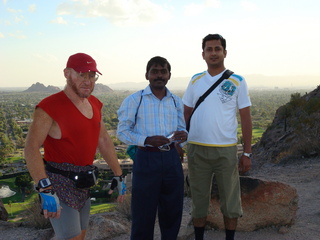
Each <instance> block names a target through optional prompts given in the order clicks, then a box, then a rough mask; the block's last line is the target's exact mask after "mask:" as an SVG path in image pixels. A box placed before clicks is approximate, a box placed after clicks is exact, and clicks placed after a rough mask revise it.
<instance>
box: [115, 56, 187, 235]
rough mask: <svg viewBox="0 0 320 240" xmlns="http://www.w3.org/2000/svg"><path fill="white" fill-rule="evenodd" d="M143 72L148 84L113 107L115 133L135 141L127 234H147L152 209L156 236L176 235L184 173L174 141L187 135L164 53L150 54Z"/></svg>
mask: <svg viewBox="0 0 320 240" xmlns="http://www.w3.org/2000/svg"><path fill="white" fill-rule="evenodd" d="M145 77H146V79H147V80H148V81H149V85H148V86H147V87H146V88H145V89H144V90H141V91H138V92H136V93H134V94H132V95H130V96H128V97H127V98H126V99H125V100H124V101H123V103H122V105H121V107H120V109H119V110H118V118H119V125H118V131H117V134H118V138H119V139H120V140H121V141H122V142H124V143H126V144H128V145H137V146H138V150H137V153H136V155H135V158H134V165H133V179H132V200H131V209H132V227H131V240H137V239H139V240H150V239H153V235H154V224H155V218H156V214H157V212H158V218H159V225H160V229H161V235H162V239H163V240H171V239H177V236H178V233H179V229H180V224H181V218H182V208H183V196H184V186H183V185H184V177H183V170H182V165H181V161H180V156H179V153H178V151H177V148H176V147H177V144H179V143H182V142H184V141H186V140H187V131H186V126H185V121H184V115H183V103H182V100H181V99H180V98H179V97H178V96H176V95H174V94H172V93H171V92H170V91H169V90H168V89H167V88H166V84H167V83H168V80H169V79H170V77H171V66H170V63H169V62H168V61H167V60H166V59H165V58H163V57H159V56H157V57H153V58H151V59H150V60H149V62H148V64H147V69H146V74H145ZM180 150H181V149H180Z"/></svg>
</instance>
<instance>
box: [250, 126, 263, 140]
mask: <svg viewBox="0 0 320 240" xmlns="http://www.w3.org/2000/svg"><path fill="white" fill-rule="evenodd" d="M264 131H265V129H263V128H253V129H252V136H253V137H256V138H261V137H262V134H263V133H264Z"/></svg>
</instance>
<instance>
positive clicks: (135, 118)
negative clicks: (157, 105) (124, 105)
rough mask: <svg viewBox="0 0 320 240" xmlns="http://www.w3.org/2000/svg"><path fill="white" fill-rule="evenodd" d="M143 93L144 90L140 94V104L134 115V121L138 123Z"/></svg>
mask: <svg viewBox="0 0 320 240" xmlns="http://www.w3.org/2000/svg"><path fill="white" fill-rule="evenodd" d="M142 93H143V90H141V96H140V101H139V105H138V107H137V111H136V114H135V115H134V123H136V121H137V115H138V110H139V107H140V105H141V101H142Z"/></svg>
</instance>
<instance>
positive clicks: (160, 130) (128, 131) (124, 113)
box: [117, 86, 187, 146]
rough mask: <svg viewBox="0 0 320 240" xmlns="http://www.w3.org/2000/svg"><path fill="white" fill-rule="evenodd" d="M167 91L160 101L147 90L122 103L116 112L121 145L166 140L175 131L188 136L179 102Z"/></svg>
mask: <svg viewBox="0 0 320 240" xmlns="http://www.w3.org/2000/svg"><path fill="white" fill-rule="evenodd" d="M166 91H167V95H166V96H165V97H164V98H163V99H162V100H160V99H159V98H157V97H156V96H155V95H154V94H153V93H152V91H151V89H150V86H148V87H146V88H145V89H144V90H141V91H138V92H136V93H134V94H132V95H130V96H128V97H127V98H126V99H125V100H124V101H123V102H122V104H121V106H120V108H119V110H118V119H119V124H118V129H117V135H118V138H119V139H120V141H122V142H124V143H125V144H128V145H138V146H145V144H144V142H145V140H146V138H147V137H151V136H156V135H162V136H165V137H166V136H169V135H170V134H172V133H173V132H174V131H185V132H187V131H186V124H185V121H184V115H183V103H182V100H181V98H179V97H178V96H176V95H174V94H172V93H171V92H170V91H169V90H168V89H167V88H166ZM140 101H141V102H140ZM139 104H140V105H139Z"/></svg>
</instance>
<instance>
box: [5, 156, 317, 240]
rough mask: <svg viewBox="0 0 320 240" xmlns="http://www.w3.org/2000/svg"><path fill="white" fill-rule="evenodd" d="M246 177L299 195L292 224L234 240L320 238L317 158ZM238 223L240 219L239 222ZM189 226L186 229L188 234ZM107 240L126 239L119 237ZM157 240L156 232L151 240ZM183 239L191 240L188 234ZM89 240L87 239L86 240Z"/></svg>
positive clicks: (24, 234) (20, 232) (18, 234)
mask: <svg viewBox="0 0 320 240" xmlns="http://www.w3.org/2000/svg"><path fill="white" fill-rule="evenodd" d="M250 176H253V177H257V178H262V179H266V180H274V181H280V182H284V183H287V184H289V185H291V186H293V187H295V188H296V189H297V191H298V195H299V209H298V211H297V218H296V222H295V224H294V225H292V226H291V227H282V228H280V229H279V228H276V227H271V228H266V229H260V230H257V231H254V232H237V233H236V239H237V240H253V239H254V240H319V239H320V228H319V226H320V207H319V206H320V184H319V183H320V158H313V159H301V160H296V161H295V162H291V163H290V164H286V165H273V164H264V165H262V166H261V164H259V167H258V164H256V165H255V164H254V166H253V169H252V170H251V172H250ZM240 221H241V220H240ZM191 231H192V227H191V226H190V232H191ZM0 232H1V233H0V239H6V240H11V239H12V240H19V239H21V240H22V239H23V240H35V239H37V240H38V239H43V240H46V239H50V237H49V235H50V233H48V231H43V230H35V229H31V228H22V227H18V228H12V226H11V225H10V226H8V225H4V224H0ZM106 239H111V240H128V239H130V234H129V233H128V234H123V235H120V236H118V237H114V238H106ZM158 239H160V236H159V233H158V231H156V236H155V240H158ZM180 239H181V240H182V238H180ZM183 239H185V240H193V239H194V237H193V236H192V234H190V235H189V236H187V237H184V238H183ZM205 239H206V240H211V239H213V240H214V239H221V240H222V239H224V232H223V231H215V230H207V231H206V232H205ZM88 240H89V239H88Z"/></svg>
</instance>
